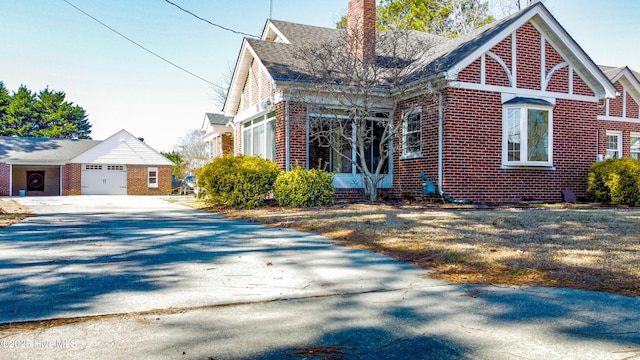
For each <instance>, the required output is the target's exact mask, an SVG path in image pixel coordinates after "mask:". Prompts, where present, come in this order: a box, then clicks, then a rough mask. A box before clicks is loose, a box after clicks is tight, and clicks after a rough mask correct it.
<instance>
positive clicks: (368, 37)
mask: <svg viewBox="0 0 640 360" xmlns="http://www.w3.org/2000/svg"><path fill="white" fill-rule="evenodd" d="M347 46H348V47H349V51H350V52H351V53H352V54H354V55H355V56H357V57H358V59H360V61H362V62H364V63H367V64H372V63H375V62H376V0H351V1H349V9H348V15H347Z"/></svg>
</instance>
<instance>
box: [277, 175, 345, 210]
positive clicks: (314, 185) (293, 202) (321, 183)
mask: <svg viewBox="0 0 640 360" xmlns="http://www.w3.org/2000/svg"><path fill="white" fill-rule="evenodd" d="M273 192H274V195H275V198H276V201H277V202H278V204H280V205H282V206H293V207H310V206H314V205H318V206H321V205H329V204H332V203H333V192H334V188H333V174H332V173H327V172H326V171H325V170H323V169H311V170H307V169H305V168H303V167H301V166H295V167H294V168H293V169H291V171H289V172H283V173H281V174H280V175H278V179H276V183H275V186H274V190H273ZM311 195H313V196H314V199H313V200H312V199H311Z"/></svg>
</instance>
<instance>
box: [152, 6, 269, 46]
mask: <svg viewBox="0 0 640 360" xmlns="http://www.w3.org/2000/svg"><path fill="white" fill-rule="evenodd" d="M164 1H166V2H167V3H169V4H171V5H173V6H175V7H177V8H178V9H180V10H182V11H184V12H186V13H187V14H189V15H191V16H193V17H195V18H196V19H198V20H202V21H204V22H206V23H207V24H209V25H213V26H215V27H219V28H220V29H222V30H226V31H231V32H232V33H235V34H238V35H244V36H248V37H252V38H256V39H259V38H260V36H257V35H252V34H247V33H243V32H241V31H236V30H233V29H229V28H227V27H224V26H222V25H218V24H215V23H212V22H211V21H209V20H207V19H204V18H201V17H200V16H198V15H196V14H194V13H192V12H191V11H189V10H186V9H184V8H182V7H180V5H178V4H176V3H174V2H171V1H169V0H164Z"/></svg>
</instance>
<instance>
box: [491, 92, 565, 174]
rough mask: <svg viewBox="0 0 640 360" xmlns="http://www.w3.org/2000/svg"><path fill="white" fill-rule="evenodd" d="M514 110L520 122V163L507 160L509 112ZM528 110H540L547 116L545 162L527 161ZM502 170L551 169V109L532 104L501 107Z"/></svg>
mask: <svg viewBox="0 0 640 360" xmlns="http://www.w3.org/2000/svg"><path fill="white" fill-rule="evenodd" d="M510 109H515V110H518V111H519V113H520V114H519V117H518V120H519V121H520V161H517V162H516V161H509V160H508V156H509V155H508V151H509V146H508V139H509V127H508V119H509V116H508V114H509V110H510ZM529 110H541V111H546V112H547V116H548V128H547V136H548V144H547V157H548V160H547V161H528V160H527V157H528V154H527V150H528V141H529V136H528V132H529V129H528V125H527V124H528V112H529ZM501 165H502V168H504V169H509V168H543V169H552V168H553V107H551V106H542V105H533V104H516V105H503V106H502V164H501Z"/></svg>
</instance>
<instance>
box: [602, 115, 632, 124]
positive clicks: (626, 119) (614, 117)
mask: <svg viewBox="0 0 640 360" xmlns="http://www.w3.org/2000/svg"><path fill="white" fill-rule="evenodd" d="M598 120H603V121H622V122H626V123H634V124H640V119H636V118H621V117H617V116H606V115H598Z"/></svg>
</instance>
